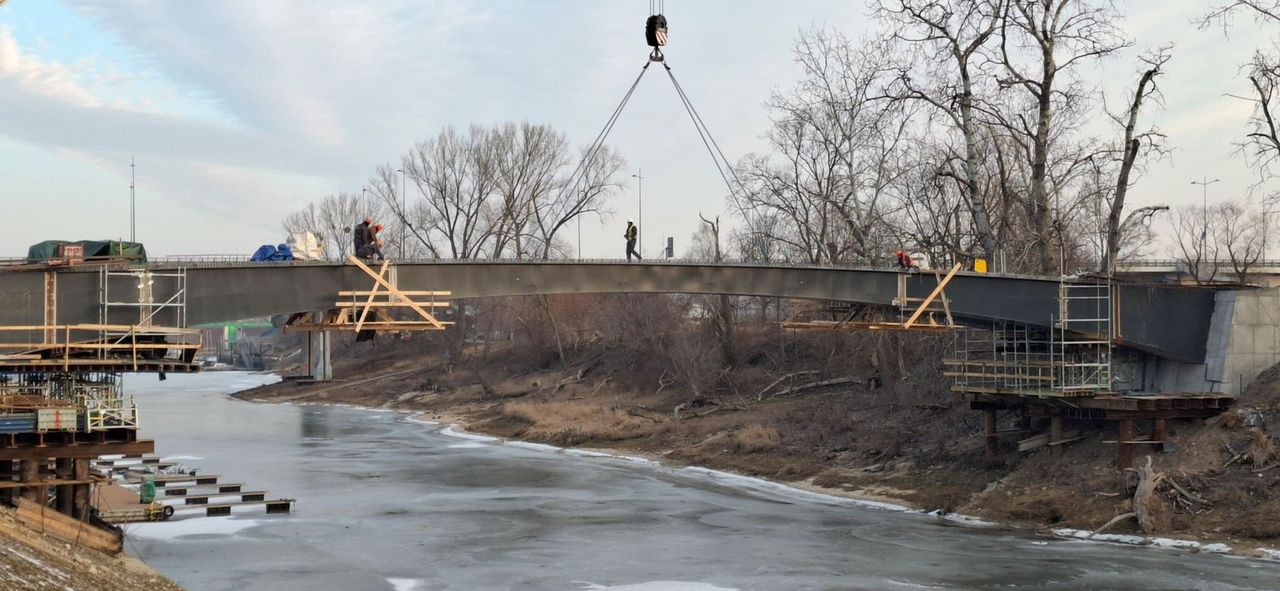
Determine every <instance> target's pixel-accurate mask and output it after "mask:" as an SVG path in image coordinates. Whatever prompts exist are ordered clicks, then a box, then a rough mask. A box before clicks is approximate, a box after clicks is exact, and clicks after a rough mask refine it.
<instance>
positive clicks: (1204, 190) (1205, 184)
mask: <svg viewBox="0 0 1280 591" xmlns="http://www.w3.org/2000/svg"><path fill="white" fill-rule="evenodd" d="M1220 180H1222V179H1213V180H1209V177H1207V176H1204V177H1201V178H1200V180H1198V181H1191V184H1193V185H1200V189H1201V192H1200V202H1201V213H1202V214H1203V215H1204V220H1203V221H1204V226H1203V227H1202V228H1201V229H1200V256H1205V254H1206V253H1205V251H1204V249H1205V243H1206V242H1207V241H1208V237H1209V185H1212V184H1214V183H1216V182H1218V181H1220Z"/></svg>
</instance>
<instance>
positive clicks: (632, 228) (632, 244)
mask: <svg viewBox="0 0 1280 591" xmlns="http://www.w3.org/2000/svg"><path fill="white" fill-rule="evenodd" d="M639 236H640V226H637V225H635V223H634V222H632V221H631V220H627V232H626V233H625V234H623V235H622V237H623V238H626V239H627V262H628V263H629V262H631V257H632V256H633V255H634V256H635V257H636V260H637V261H638V260H640V253H639V252H636V238H638V237H639Z"/></svg>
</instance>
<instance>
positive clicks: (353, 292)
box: [338, 289, 453, 298]
mask: <svg viewBox="0 0 1280 591" xmlns="http://www.w3.org/2000/svg"><path fill="white" fill-rule="evenodd" d="M386 293H387V292H385V291H380V290H376V289H374V290H360V289H357V290H348V291H339V292H338V297H340V298H341V297H359V296H367V295H370V294H380V295H386ZM400 293H402V294H404V295H407V296H414V297H423V296H427V297H447V296H451V295H453V292H451V291H419V290H411V289H406V290H402V291H401V292H400Z"/></svg>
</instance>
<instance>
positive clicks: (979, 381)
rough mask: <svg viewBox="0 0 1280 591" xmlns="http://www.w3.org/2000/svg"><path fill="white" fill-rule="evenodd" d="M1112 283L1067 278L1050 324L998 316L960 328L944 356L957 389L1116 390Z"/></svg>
mask: <svg viewBox="0 0 1280 591" xmlns="http://www.w3.org/2000/svg"><path fill="white" fill-rule="evenodd" d="M1111 293H1112V287H1111V284H1110V283H1109V282H1104V283H1072V282H1066V281H1063V282H1061V283H1060V285H1059V290H1058V311H1057V314H1055V315H1054V316H1052V317H1050V318H1049V322H1048V323H1047V326H1048V327H1049V328H1045V327H1042V326H1033V325H1029V324H1025V323H1019V322H1010V321H999V322H993V323H992V324H991V325H990V327H982V328H973V327H970V328H966V329H964V330H961V331H958V332H957V333H956V334H955V338H954V341H953V348H952V351H953V353H952V355H951V356H950V358H949V359H947V360H945V361H944V362H943V365H944V368H945V369H944V374H945V375H947V376H950V377H951V378H952V379H953V386H952V390H953V391H955V392H961V393H970V394H1008V395H1019V396H1041V397H1077V396H1096V395H1099V394H1104V393H1110V392H1111V390H1112V382H1111V376H1112V370H1111V361H1112V355H1111V348H1112V345H1111V343H1112V326H1113V322H1112V307H1111Z"/></svg>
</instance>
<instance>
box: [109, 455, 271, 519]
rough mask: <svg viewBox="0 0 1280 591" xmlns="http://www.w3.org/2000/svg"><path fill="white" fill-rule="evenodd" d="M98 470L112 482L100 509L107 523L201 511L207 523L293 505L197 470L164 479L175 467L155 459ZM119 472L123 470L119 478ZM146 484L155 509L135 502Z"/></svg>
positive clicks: (122, 461)
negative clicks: (244, 511)
mask: <svg viewBox="0 0 1280 591" xmlns="http://www.w3.org/2000/svg"><path fill="white" fill-rule="evenodd" d="M99 464H100V465H101V466H103V468H102V470H103V474H105V475H106V476H105V477H106V478H109V479H110V480H109V483H108V484H107V485H105V489H104V491H106V492H104V494H103V495H102V497H101V498H102V499H103V500H102V501H101V504H100V505H99V506H98V512H99V515H100V516H101V517H102V519H103V520H105V521H107V522H108V523H129V522H136V521H163V520H168V519H170V518H189V517H198V516H199V515H192V514H191V513H192V512H200V511H203V512H204V516H205V517H214V516H220V515H230V514H231V511H232V509H234V508H237V507H257V506H261V507H263V508H264V509H265V512H266V513H267V514H269V515H271V514H281V513H289V512H290V511H291V510H292V508H293V504H294V502H295V500H294V499H283V498H282V499H269V498H267V495H268V494H269V491H266V490H245V489H244V484H243V483H239V482H233V483H219V482H218V480H219V478H220V476H218V475H213V474H200V473H199V472H198V471H196V470H190V471H187V472H174V473H167V472H165V471H164V470H173V469H175V468H179V467H178V466H176V465H175V464H174V463H173V462H166V461H163V460H162V459H161V458H159V457H157V456H146V455H141V456H139V455H130V456H124V457H120V458H111V459H102V460H100V462H99ZM122 468H123V469H125V470H124V471H123V473H119V472H120V469H122ZM182 468H183V469H185V467H182ZM147 480H150V481H151V482H153V483H154V484H155V488H156V496H155V500H154V502H153V503H149V504H144V503H141V502H139V488H140V487H141V486H142V484H143V483H144V482H145V481H147Z"/></svg>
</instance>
